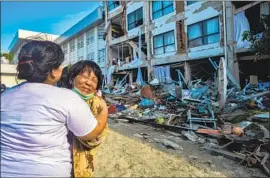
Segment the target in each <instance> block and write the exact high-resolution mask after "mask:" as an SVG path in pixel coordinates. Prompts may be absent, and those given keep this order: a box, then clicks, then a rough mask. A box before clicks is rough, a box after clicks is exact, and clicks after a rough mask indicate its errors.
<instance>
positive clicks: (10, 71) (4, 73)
mask: <svg viewBox="0 0 270 178" xmlns="http://www.w3.org/2000/svg"><path fill="white" fill-rule="evenodd" d="M16 67H17V66H16V65H10V64H1V83H3V84H5V85H6V86H7V87H12V86H14V85H16V84H17V81H16V74H17V70H16ZM18 82H22V80H18Z"/></svg>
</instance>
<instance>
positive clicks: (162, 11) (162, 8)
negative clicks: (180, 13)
mask: <svg viewBox="0 0 270 178" xmlns="http://www.w3.org/2000/svg"><path fill="white" fill-rule="evenodd" d="M154 2H161V4H162V7H161V9H159V10H157V11H154V8H153V6H154ZM163 2H164V1H152V19H153V20H155V19H158V18H160V17H162V16H165V15H167V14H170V13H172V12H173V11H174V9H173V7H174V3H173V2H174V1H168V2H172V3H171V4H170V5H167V6H165V7H164V6H163ZM170 6H172V11H171V12H169V13H167V14H165V13H164V9H166V8H168V7H170ZM160 11H161V13H162V15H161V16H159V17H157V18H154V14H155V13H159V12H160Z"/></svg>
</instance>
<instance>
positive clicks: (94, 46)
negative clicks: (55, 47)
mask: <svg viewBox="0 0 270 178" xmlns="http://www.w3.org/2000/svg"><path fill="white" fill-rule="evenodd" d="M99 32H104V24H102V25H100V26H96V27H94V28H92V29H90V30H88V31H86V32H84V33H82V34H81V35H80V36H78V37H75V38H71V39H70V40H68V41H66V42H65V43H63V44H61V47H62V49H63V50H65V49H64V46H65V45H67V46H68V50H67V54H66V55H65V61H64V65H68V64H69V63H71V64H74V63H76V62H78V61H79V60H89V59H90V58H91V59H93V60H94V61H95V62H96V63H97V64H98V65H99V66H100V67H104V66H105V64H106V63H105V62H102V63H100V64H99V63H98V51H99V50H101V49H105V41H104V40H103V39H98V33H99ZM91 35H93V37H94V40H93V42H91V40H90V41H89V44H88V45H87V43H86V42H87V39H88V38H89V36H91ZM80 39H83V43H84V45H83V48H80V49H78V46H77V43H78V41H79V40H80ZM72 43H75V50H74V51H73V52H71V51H70V48H71V44H72ZM93 54H94V55H93Z"/></svg>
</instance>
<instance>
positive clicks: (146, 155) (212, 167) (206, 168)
mask: <svg viewBox="0 0 270 178" xmlns="http://www.w3.org/2000/svg"><path fill="white" fill-rule="evenodd" d="M110 128H111V130H110V133H109V135H108V137H107V139H106V141H105V142H104V144H103V145H102V146H101V148H100V151H99V152H98V154H97V158H96V162H95V165H96V166H95V167H96V170H95V174H94V176H95V177H184V176H185V177H186V176H189V177H195V176H196V177H232V176H233V177H251V176H252V177H262V176H264V177H265V174H264V173H263V172H262V171H260V170H259V169H255V168H252V169H250V168H246V167H244V166H240V165H237V163H236V162H234V161H232V160H229V159H227V158H224V157H222V156H212V155H210V154H209V153H208V152H206V151H205V150H203V149H201V148H200V147H199V146H198V144H196V143H192V142H190V141H187V140H183V139H182V138H181V137H176V136H173V135H171V134H170V133H168V132H166V131H162V130H158V129H155V128H152V127H149V126H145V125H140V124H128V123H115V122H114V121H110ZM142 132H143V133H146V134H147V135H148V136H149V137H148V138H146V139H145V138H140V137H138V136H136V134H137V135H138V134H139V133H142ZM157 138H158V139H162V138H167V139H171V140H174V142H175V143H177V144H179V145H181V147H182V148H183V149H178V150H173V149H168V148H166V147H165V146H163V145H161V144H160V143H157V142H155V141H154V140H153V139H157Z"/></svg>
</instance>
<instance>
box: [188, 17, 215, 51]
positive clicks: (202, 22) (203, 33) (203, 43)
mask: <svg viewBox="0 0 270 178" xmlns="http://www.w3.org/2000/svg"><path fill="white" fill-rule="evenodd" d="M213 19H217V20H218V22H217V23H218V32H215V33H211V34H205V32H204V24H205V23H206V22H207V21H209V20H213ZM197 24H200V29H201V32H202V36H200V37H197V38H194V39H192V40H190V39H189V37H188V48H195V47H198V46H193V47H190V46H189V45H190V42H192V41H195V40H198V39H200V38H201V39H202V45H199V46H204V45H208V44H213V43H207V44H205V42H204V39H205V37H208V36H213V35H217V34H219V35H220V24H219V16H215V17H212V18H210V19H206V20H203V21H200V22H196V23H194V24H191V25H188V27H187V31H188V33H189V28H190V27H191V26H193V25H197ZM219 41H220V38H219ZM214 43H217V42H214Z"/></svg>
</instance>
